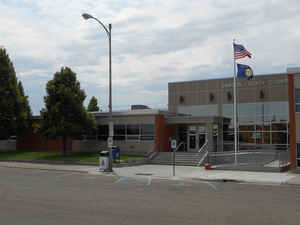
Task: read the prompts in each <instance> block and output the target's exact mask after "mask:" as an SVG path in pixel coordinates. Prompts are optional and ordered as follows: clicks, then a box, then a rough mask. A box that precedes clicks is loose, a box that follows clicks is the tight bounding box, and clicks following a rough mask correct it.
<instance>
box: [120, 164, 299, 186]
mask: <svg viewBox="0 0 300 225" xmlns="http://www.w3.org/2000/svg"><path fill="white" fill-rule="evenodd" d="M114 171H115V173H116V174H117V175H118V176H121V177H137V176H147V177H149V176H151V177H152V178H160V179H182V180H185V179H198V180H206V181H236V182H247V183H265V184H267V183H269V184H295V185H300V175H299V174H294V173H291V172H284V173H279V172H278V173H271V172H247V171H228V170H205V169H204V168H203V167H191V166H176V169H175V177H174V176H173V168H172V166H165V165H143V166H135V167H127V168H114Z"/></svg>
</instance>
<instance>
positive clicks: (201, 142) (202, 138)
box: [198, 133, 206, 149]
mask: <svg viewBox="0 0 300 225" xmlns="http://www.w3.org/2000/svg"><path fill="white" fill-rule="evenodd" d="M198 138H199V146H198V149H200V148H201V147H202V146H203V145H204V144H205V141H206V134H205V133H204V134H203V133H202V134H198Z"/></svg>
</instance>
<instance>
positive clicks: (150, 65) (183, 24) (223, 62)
mask: <svg viewBox="0 0 300 225" xmlns="http://www.w3.org/2000/svg"><path fill="white" fill-rule="evenodd" d="M0 12H1V13H0V46H3V47H5V48H6V50H7V51H8V53H9V55H10V58H11V60H12V61H13V63H14V66H15V70H16V73H17V77H18V78H19V79H20V80H21V81H22V83H23V86H24V89H25V92H26V95H28V96H29V100H30V105H31V108H32V110H33V112H34V114H39V111H40V109H41V108H43V107H44V102H43V96H44V95H45V85H46V83H47V81H49V80H50V79H52V78H53V74H54V73H55V72H57V71H59V70H60V68H61V67H62V66H68V67H71V69H72V70H73V71H74V72H76V74H77V78H78V80H79V81H80V83H81V87H82V88H83V89H84V90H85V92H86V94H87V98H86V101H85V104H86V105H87V103H88V101H89V100H90V98H91V97H92V96H96V97H97V99H98V102H99V103H100V106H101V108H102V109H103V110H107V108H108V107H107V105H108V39H107V36H106V34H105V31H104V29H103V28H102V27H100V25H99V24H97V22H96V21H94V20H84V19H83V18H82V17H81V14H82V13H85V12H87V13H89V14H91V15H93V16H94V17H97V18H98V19H99V20H101V21H102V22H103V23H104V24H105V25H107V24H108V23H112V73H113V109H114V110H116V109H129V108H130V105H132V104H146V105H148V106H150V107H153V108H166V107H167V104H168V98H167V92H168V82H174V81H186V80H201V79H213V78H218V77H229V76H232V74H233V61H232V57H233V56H232V39H233V38H235V39H236V40H237V43H241V44H243V45H244V46H245V47H246V48H247V50H248V51H250V52H251V53H252V54H253V58H252V59H243V60H240V62H242V63H245V64H248V65H250V66H251V67H252V69H253V70H254V73H255V74H266V73H281V72H285V71H286V68H287V67H288V66H300V54H299V53H298V52H299V49H300V48H299V47H300V42H299V40H300V25H299V23H300V13H299V12H300V1H299V0H97V1H95V0H0Z"/></svg>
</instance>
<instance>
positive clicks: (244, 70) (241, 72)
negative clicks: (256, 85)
mask: <svg viewBox="0 0 300 225" xmlns="http://www.w3.org/2000/svg"><path fill="white" fill-rule="evenodd" d="M237 68H238V72H237V77H246V78H248V80H251V79H252V78H253V70H252V69H251V67H250V66H247V65H243V64H237Z"/></svg>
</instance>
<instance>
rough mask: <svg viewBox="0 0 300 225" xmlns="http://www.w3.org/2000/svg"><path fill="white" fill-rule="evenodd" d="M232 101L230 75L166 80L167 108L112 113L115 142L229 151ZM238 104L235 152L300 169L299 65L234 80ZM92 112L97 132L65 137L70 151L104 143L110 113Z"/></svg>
mask: <svg viewBox="0 0 300 225" xmlns="http://www.w3.org/2000/svg"><path fill="white" fill-rule="evenodd" d="M233 100H234V93H233V78H221V79H210V80H197V81H184V82H170V83H169V85H168V109H164V110H158V109H149V108H147V107H137V108H133V109H131V110H127V111H114V112H113V118H112V120H113V123H114V145H118V146H120V149H121V151H123V152H127V153H128V152H131V153H133V154H147V153H149V152H153V151H156V152H167V151H171V148H170V140H171V139H176V140H177V143H178V144H179V143H182V144H181V146H180V148H179V149H178V151H182V152H199V150H200V149H202V148H203V146H206V149H207V151H208V152H212V153H214V152H215V153H226V152H228V153H229V152H233V151H234V126H233V103H234V102H233ZM237 103H238V104H237V112H238V113H237V121H238V126H237V131H238V134H237V136H238V151H239V152H260V153H263V152H274V154H281V153H285V157H287V158H286V159H287V160H288V163H289V165H290V167H291V168H296V167H300V68H289V69H287V72H286V73H280V74H266V75H256V76H254V77H253V79H251V80H247V79H242V78H239V79H237ZM94 115H95V117H96V121H97V123H98V129H97V134H96V135H94V136H85V135H79V136H78V137H77V138H75V139H73V140H70V141H69V145H70V148H71V149H72V151H74V152H75V151H99V149H100V148H105V147H106V145H107V144H106V140H107V137H108V124H109V115H108V113H107V112H95V113H94ZM39 119H40V118H39V117H34V118H33V120H37V121H38V120H39ZM30 135H31V137H30V138H29V137H27V140H30V141H31V142H36V141H38V142H40V143H38V144H37V143H36V145H35V146H36V148H39V149H43V148H44V149H45V148H46V147H45V146H46V145H45V144H44V142H43V141H41V140H40V139H36V135H39V134H33V133H31V134H30ZM30 135H29V136H30ZM30 141H26V138H23V140H22V141H20V142H19V143H18V146H19V148H29V147H30V145H33V144H32V143H31V142H30ZM51 148H52V149H53V148H60V144H57V146H56V147H55V146H51ZM48 149H49V148H48Z"/></svg>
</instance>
